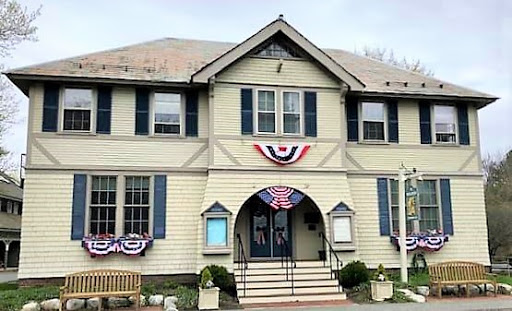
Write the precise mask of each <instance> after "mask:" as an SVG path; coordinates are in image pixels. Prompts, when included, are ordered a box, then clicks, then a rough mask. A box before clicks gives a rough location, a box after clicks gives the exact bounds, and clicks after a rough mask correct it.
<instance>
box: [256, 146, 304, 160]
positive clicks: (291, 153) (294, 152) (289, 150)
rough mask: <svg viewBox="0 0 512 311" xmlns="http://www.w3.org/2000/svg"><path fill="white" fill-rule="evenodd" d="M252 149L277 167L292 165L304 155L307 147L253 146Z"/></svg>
mask: <svg viewBox="0 0 512 311" xmlns="http://www.w3.org/2000/svg"><path fill="white" fill-rule="evenodd" d="M254 147H255V148H256V149H257V150H258V151H259V152H261V154H263V155H264V156H265V157H267V158H268V159H270V160H272V161H274V162H275V163H277V164H279V165H286V164H292V163H294V162H296V161H298V160H299V159H300V158H302V157H303V156H305V155H306V153H307V152H308V150H309V147H310V146H309V145H304V144H303V145H301V144H297V145H271V144H254Z"/></svg>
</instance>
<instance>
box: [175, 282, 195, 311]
mask: <svg viewBox="0 0 512 311" xmlns="http://www.w3.org/2000/svg"><path fill="white" fill-rule="evenodd" d="M175 294H176V297H177V298H178V301H177V302H176V307H178V309H180V310H181V309H192V308H195V307H196V306H197V298H198V295H199V294H198V292H197V290H196V289H193V288H190V287H185V286H178V288H176V292H175Z"/></svg>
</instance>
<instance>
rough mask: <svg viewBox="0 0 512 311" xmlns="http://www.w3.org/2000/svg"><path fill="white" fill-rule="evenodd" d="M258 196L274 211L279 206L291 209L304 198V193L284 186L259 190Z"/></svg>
mask: <svg viewBox="0 0 512 311" xmlns="http://www.w3.org/2000/svg"><path fill="white" fill-rule="evenodd" d="M258 196H259V197H260V199H262V200H263V201H264V202H265V203H267V204H268V205H270V207H272V208H273V209H275V210H276V211H277V210H279V209H280V208H282V209H291V208H292V207H294V206H295V205H297V204H299V202H300V201H302V199H303V198H304V194H302V193H300V192H299V191H297V190H295V189H293V188H290V187H284V186H275V187H269V188H267V189H264V190H262V191H260V192H259V193H258Z"/></svg>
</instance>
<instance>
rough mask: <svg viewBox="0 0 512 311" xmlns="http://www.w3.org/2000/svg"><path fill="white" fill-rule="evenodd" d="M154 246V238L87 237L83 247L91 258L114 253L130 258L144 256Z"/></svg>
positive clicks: (83, 241)
mask: <svg viewBox="0 0 512 311" xmlns="http://www.w3.org/2000/svg"><path fill="white" fill-rule="evenodd" d="M152 244H153V238H151V237H141V238H130V237H120V238H115V237H111V238H97V237H85V238H83V239H82V246H83V247H84V248H85V249H86V250H87V252H88V253H89V254H90V255H91V257H96V256H106V255H109V254H112V253H123V254H125V255H128V256H137V255H142V256H143V255H144V252H145V250H146V248H148V247H150V246H151V245H152Z"/></svg>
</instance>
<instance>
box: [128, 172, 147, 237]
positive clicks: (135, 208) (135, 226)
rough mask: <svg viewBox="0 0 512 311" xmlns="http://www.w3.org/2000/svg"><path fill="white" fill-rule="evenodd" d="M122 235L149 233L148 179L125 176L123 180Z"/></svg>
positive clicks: (145, 177)
mask: <svg viewBox="0 0 512 311" xmlns="http://www.w3.org/2000/svg"><path fill="white" fill-rule="evenodd" d="M125 182H126V183H125V200H124V234H129V233H137V234H144V233H148V232H149V206H150V205H149V177H147V176H127V177H126V180H125Z"/></svg>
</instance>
